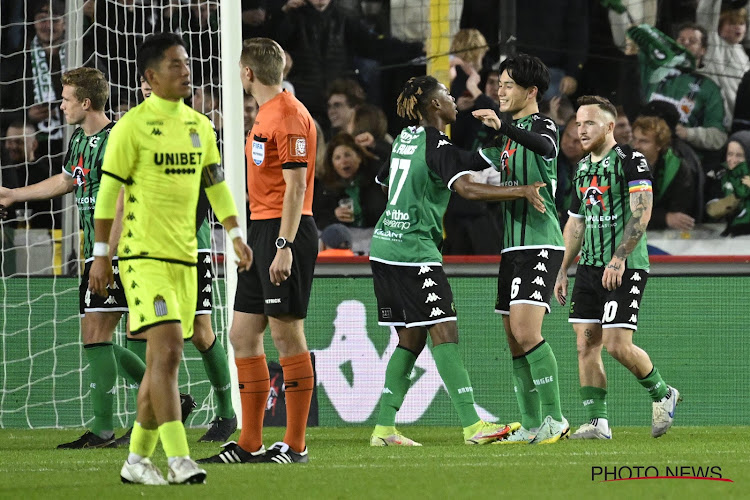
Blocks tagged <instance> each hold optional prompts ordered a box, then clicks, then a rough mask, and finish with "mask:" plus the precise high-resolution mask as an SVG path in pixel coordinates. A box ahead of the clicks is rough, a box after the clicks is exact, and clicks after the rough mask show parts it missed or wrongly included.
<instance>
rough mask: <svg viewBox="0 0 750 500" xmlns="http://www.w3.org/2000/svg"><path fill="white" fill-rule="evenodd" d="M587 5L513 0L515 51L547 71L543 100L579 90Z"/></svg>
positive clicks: (586, 35)
mask: <svg viewBox="0 0 750 500" xmlns="http://www.w3.org/2000/svg"><path fill="white" fill-rule="evenodd" d="M588 4H589V2H588V1H586V0H557V1H555V2H548V1H544V0H516V32H515V35H516V37H517V38H518V40H517V41H516V47H517V51H518V52H525V53H527V54H531V55H533V56H537V57H538V58H539V59H541V60H542V62H543V63H544V64H545V65H546V66H547V67H548V68H549V72H550V82H549V89H548V90H547V92H546V93H545V94H544V96H543V99H544V100H549V99H551V98H552V97H554V96H556V95H561V94H564V95H568V96H569V95H572V94H574V93H575V92H576V89H577V88H578V80H579V79H580V74H581V69H582V68H583V63H584V62H585V60H586V54H587V52H588V48H589V15H588V12H589V6H588Z"/></svg>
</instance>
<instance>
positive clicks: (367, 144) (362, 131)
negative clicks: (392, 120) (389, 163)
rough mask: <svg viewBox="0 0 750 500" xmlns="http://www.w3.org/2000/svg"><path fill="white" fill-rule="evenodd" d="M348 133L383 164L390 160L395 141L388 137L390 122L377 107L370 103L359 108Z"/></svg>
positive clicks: (347, 130) (353, 116) (348, 128)
mask: <svg viewBox="0 0 750 500" xmlns="http://www.w3.org/2000/svg"><path fill="white" fill-rule="evenodd" d="M346 132H347V133H348V134H349V135H351V136H352V137H354V140H355V141H356V142H357V144H359V145H360V146H362V147H363V148H365V149H366V150H367V151H368V152H370V153H371V154H372V155H373V156H375V157H376V159H377V160H378V161H380V162H381V163H382V162H383V161H386V160H388V159H389V158H390V156H391V143H392V142H393V139H391V138H390V136H388V137H387V133H388V121H387V119H386V117H385V113H384V112H383V110H382V109H380V108H378V107H377V106H373V105H372V104H368V103H364V104H360V105H359V106H357V107H356V109H355V110H354V114H353V115H352V118H351V120H350V121H349V123H348V124H347V127H346Z"/></svg>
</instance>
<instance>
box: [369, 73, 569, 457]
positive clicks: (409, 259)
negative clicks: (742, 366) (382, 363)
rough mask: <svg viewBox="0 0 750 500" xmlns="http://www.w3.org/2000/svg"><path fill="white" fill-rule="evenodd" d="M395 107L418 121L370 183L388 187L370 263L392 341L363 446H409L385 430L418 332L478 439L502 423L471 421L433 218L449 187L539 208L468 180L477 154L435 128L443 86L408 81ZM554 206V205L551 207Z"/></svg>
mask: <svg viewBox="0 0 750 500" xmlns="http://www.w3.org/2000/svg"><path fill="white" fill-rule="evenodd" d="M397 110H398V114H399V116H401V117H404V118H408V119H411V120H413V121H416V122H418V125H416V126H412V127H407V128H405V129H403V130H402V131H401V134H399V136H398V137H397V138H396V140H395V141H394V143H393V147H392V150H391V158H390V163H388V164H385V165H384V166H383V168H382V169H381V171H380V172H379V173H378V176H377V181H378V183H380V184H381V185H384V186H387V187H388V188H387V189H388V203H387V204H386V208H385V211H384V212H383V215H382V216H381V217H380V220H379V221H378V223H377V225H376V226H375V231H374V234H373V239H372V244H371V247H370V265H371V267H372V275H373V285H374V288H375V296H376V298H377V302H378V323H379V324H381V325H384V326H393V327H394V328H395V329H396V331H397V333H398V338H399V342H398V346H397V348H396V349H395V351H394V353H393V355H392V356H391V359H390V360H389V362H388V367H387V368H386V376H385V387H384V389H383V396H382V399H381V401H380V413H379V416H378V420H377V425H376V427H375V430H374V432H373V434H372V437H371V439H370V444H371V445H372V446H391V445H401V446H419V443H415V442H414V441H412V440H411V439H409V438H407V437H404V436H402V435H401V434H400V433H399V432H398V431H397V430H396V428H395V422H396V412H398V410H399V408H400V407H401V403H403V401H404V397H405V396H406V392H407V390H408V389H409V385H410V379H409V375H410V374H411V371H412V368H413V367H414V363H415V361H416V359H417V357H418V356H419V354H420V353H421V352H422V349H424V347H425V343H426V341H427V332H428V331H429V333H430V337H431V338H432V344H433V349H432V355H433V357H434V359H435V364H436V365H437V369H438V372H439V373H440V377H441V378H442V379H443V382H444V384H445V387H446V388H447V389H448V393H449V394H450V396H451V401H452V402H453V406H454V408H455V409H456V412H457V413H458V416H459V420H460V421H461V425H462V427H463V435H464V442H465V443H466V444H486V443H490V442H493V441H496V440H498V439H500V438H502V437H503V436H505V435H507V433H508V432H510V430H511V427H510V426H505V425H496V424H489V423H486V422H484V421H482V420H480V418H479V416H478V415H477V412H476V410H475V407H474V394H473V389H472V386H471V381H470V380H469V374H468V373H467V371H466V369H465V368H464V365H463V362H462V360H461V356H460V354H459V351H458V330H457V328H456V310H455V306H454V303H453V293H452V292H451V288H450V285H449V284H448V280H447V278H446V275H445V273H444V272H443V268H442V260H443V259H442V255H441V253H440V247H441V244H442V233H443V225H442V218H443V215H444V214H445V209H446V207H447V205H448V200H449V198H450V193H451V191H453V190H455V191H456V192H458V194H460V195H461V196H463V197H464V198H467V199H474V200H487V201H506V200H515V199H519V198H526V199H528V200H529V202H530V203H532V204H533V205H534V207H536V208H535V210H540V211H544V210H545V206H544V204H543V201H542V197H541V196H540V195H539V188H540V187H542V186H544V184H542V183H537V184H535V185H534V186H511V187H504V186H489V185H486V184H478V183H475V182H473V181H472V178H471V175H469V174H470V173H471V171H472V170H482V169H483V168H486V167H485V165H484V164H483V160H482V158H481V157H480V156H479V155H478V153H467V152H465V151H461V150H460V149H458V148H457V147H455V146H454V145H453V144H452V143H451V142H450V139H449V138H448V136H446V135H445V133H444V131H445V126H446V125H447V124H449V123H453V122H455V120H456V111H457V110H456V104H455V102H454V100H453V98H452V97H451V96H450V94H449V93H448V90H447V89H446V88H445V85H443V84H441V83H439V82H438V81H437V80H435V79H434V78H432V77H429V76H423V77H418V78H412V79H411V80H409V81H408V82H407V83H406V86H405V87H404V90H403V92H402V93H401V95H400V96H399V98H398V106H397ZM553 210H554V207H553Z"/></svg>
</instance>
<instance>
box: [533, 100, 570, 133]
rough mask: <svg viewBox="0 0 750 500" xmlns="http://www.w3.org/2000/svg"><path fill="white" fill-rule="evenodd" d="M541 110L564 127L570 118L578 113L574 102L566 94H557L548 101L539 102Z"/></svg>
mask: <svg viewBox="0 0 750 500" xmlns="http://www.w3.org/2000/svg"><path fill="white" fill-rule="evenodd" d="M539 112H540V113H543V114H545V115H547V116H549V117H550V118H552V121H554V122H555V124H556V125H557V126H558V127H564V126H565V124H566V123H568V120H570V119H571V118H573V117H574V116H575V115H576V110H575V109H573V103H572V102H571V101H570V98H569V97H568V96H566V95H565V94H562V95H556V96H554V97H553V98H551V99H550V100H548V101H542V102H540V103H539Z"/></svg>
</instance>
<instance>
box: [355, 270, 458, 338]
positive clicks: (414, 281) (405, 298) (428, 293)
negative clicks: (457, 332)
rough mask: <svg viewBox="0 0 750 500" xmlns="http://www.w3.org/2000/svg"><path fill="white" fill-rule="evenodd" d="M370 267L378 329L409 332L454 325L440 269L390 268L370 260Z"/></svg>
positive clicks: (445, 280) (447, 287) (445, 279)
mask: <svg viewBox="0 0 750 500" xmlns="http://www.w3.org/2000/svg"><path fill="white" fill-rule="evenodd" d="M370 267H371V268H372V284H373V286H374V287H375V297H376V298H377V301H378V324H379V325H383V326H405V327H407V328H411V327H414V326H430V325H434V324H436V323H442V322H444V321H456V306H455V304H454V303H453V292H452V291H451V286H450V284H449V283H448V277H447V276H446V275H445V272H444V271H443V266H418V265H417V266H394V265H391V264H384V263H382V262H377V261H374V260H371V261H370Z"/></svg>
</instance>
